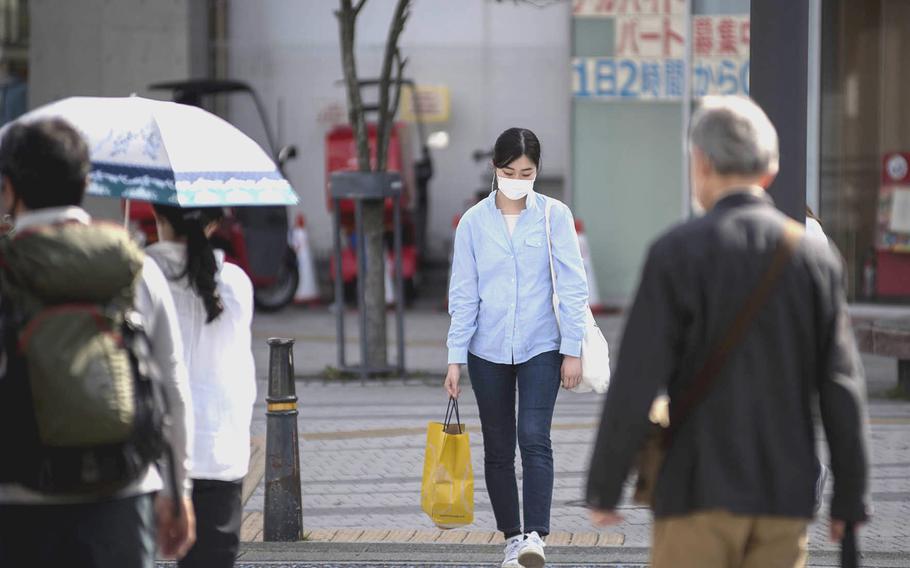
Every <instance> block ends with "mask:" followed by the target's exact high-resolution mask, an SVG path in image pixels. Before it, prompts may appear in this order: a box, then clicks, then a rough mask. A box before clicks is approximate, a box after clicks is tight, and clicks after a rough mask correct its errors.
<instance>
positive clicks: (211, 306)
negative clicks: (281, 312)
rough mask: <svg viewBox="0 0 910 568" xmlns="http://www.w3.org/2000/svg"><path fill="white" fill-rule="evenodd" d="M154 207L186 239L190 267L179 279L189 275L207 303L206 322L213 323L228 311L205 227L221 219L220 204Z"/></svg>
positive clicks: (190, 281) (187, 265)
mask: <svg viewBox="0 0 910 568" xmlns="http://www.w3.org/2000/svg"><path fill="white" fill-rule="evenodd" d="M154 207H155V212H156V213H157V214H158V215H159V216H161V217H164V218H165V219H166V220H167V222H168V223H170V225H171V227H173V229H174V233H175V235H176V236H178V237H183V238H185V239H186V268H185V269H184V271H183V273H182V274H180V275H179V276H177V277H176V278H175V279H178V280H179V279H180V278H183V277H184V276H186V278H187V280H189V283H190V286H192V287H193V289H194V290H196V293H197V294H199V296H200V297H201V298H202V303H203V304H204V305H205V313H206V323H211V322H213V321H214V320H215V318H217V317H218V316H219V315H221V312H223V311H224V303H223V302H222V301H221V294H219V293H218V286H217V282H216V281H215V274H216V273H217V272H218V263H217V262H216V260H215V251H214V249H212V243H211V242H209V239H208V238H207V237H206V236H205V228H206V227H207V226H208V225H209V224H210V223H213V222H216V221H220V220H221V219H222V218H223V216H224V213H223V212H222V210H221V209H220V208H217V207H212V208H209V207H206V208H202V207H200V208H186V209H184V208H180V207H172V206H168V205H157V204H156V205H155V206H154Z"/></svg>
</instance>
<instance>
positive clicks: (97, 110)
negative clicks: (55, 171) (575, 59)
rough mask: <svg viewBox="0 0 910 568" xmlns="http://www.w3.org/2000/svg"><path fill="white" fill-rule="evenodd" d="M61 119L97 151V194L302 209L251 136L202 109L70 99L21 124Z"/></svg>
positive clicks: (93, 181) (92, 186)
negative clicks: (290, 206) (44, 119)
mask: <svg viewBox="0 0 910 568" xmlns="http://www.w3.org/2000/svg"><path fill="white" fill-rule="evenodd" d="M46 117H60V118H63V119H65V120H67V121H68V122H70V123H71V124H73V126H75V127H76V128H78V129H79V130H80V131H81V132H82V133H83V135H84V136H85V137H86V140H87V141H88V144H89V148H90V149H91V159H92V171H91V173H90V174H89V180H90V183H89V188H88V193H89V194H90V195H99V196H107V197H119V198H124V199H136V200H140V201H151V202H154V203H162V204H166V205H177V206H181V207H206V206H211V207H228V206H240V205H296V204H297V201H298V199H297V194H295V193H294V190H293V189H292V188H291V185H290V184H289V183H288V181H287V180H286V179H284V176H282V175H281V172H279V171H278V168H277V166H276V165H275V162H273V161H272V159H271V158H270V157H269V156H268V154H266V153H265V151H263V149H262V148H261V147H260V146H259V144H257V143H256V142H255V141H254V140H253V139H252V138H250V137H249V136H247V135H246V134H244V133H243V132H241V131H240V130H238V129H237V128H236V127H234V126H233V125H231V124H230V123H228V122H227V121H225V120H223V119H221V118H219V117H217V116H215V115H214V114H212V113H210V112H207V111H205V110H203V109H201V108H198V107H194V106H189V105H182V104H177V103H172V102H165V101H156V100H152V99H145V98H142V97H119V98H108V97H71V98H67V99H63V100H60V101H57V102H55V103H51V104H49V105H45V106H43V107H40V108H37V109H35V110H33V111H31V112H29V113H27V114H24V115H23V116H22V117H20V118H19V119H18V120H19V121H29V120H34V119H37V118H46Z"/></svg>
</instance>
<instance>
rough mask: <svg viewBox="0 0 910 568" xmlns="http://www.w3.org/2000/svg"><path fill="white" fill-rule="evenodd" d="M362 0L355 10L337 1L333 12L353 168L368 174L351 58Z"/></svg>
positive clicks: (348, 1) (367, 152)
mask: <svg viewBox="0 0 910 568" xmlns="http://www.w3.org/2000/svg"><path fill="white" fill-rule="evenodd" d="M364 2H366V0H360V1H359V2H358V4H357V5H358V9H357V10H355V9H354V7H353V5H352V4H351V0H340V6H341V8H340V10H338V11H337V12H335V15H336V17H337V18H338V27H339V31H340V35H341V66H342V69H343V70H344V82H345V86H346V87H347V88H346V91H347V95H348V120H349V121H350V123H351V128H353V130H354V139H355V140H356V142H357V166H358V168H359V169H360V171H363V172H368V171H370V143H369V139H368V138H367V127H366V121H365V120H364V116H363V97H362V96H361V93H360V83H359V81H358V80H357V61H356V59H355V58H354V30H355V24H356V22H357V11H358V10H359V9H360V8H362V7H363V4H364Z"/></svg>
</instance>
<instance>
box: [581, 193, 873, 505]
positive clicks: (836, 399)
mask: <svg viewBox="0 0 910 568" xmlns="http://www.w3.org/2000/svg"><path fill="white" fill-rule="evenodd" d="M784 222H785V217H784V215H783V214H782V213H780V212H779V211H778V210H777V209H775V208H774V205H773V203H772V202H771V199H770V198H769V197H767V196H766V195H765V194H764V193H763V192H762V193H761V194H758V193H750V192H738V193H733V194H731V195H728V196H727V197H725V198H723V199H721V200H720V201H719V202H718V203H717V204H716V205H715V207H714V208H713V209H712V210H711V211H710V212H709V213H707V214H706V215H705V216H703V217H700V218H698V219H695V220H692V221H689V222H687V223H684V224H682V225H680V226H678V227H676V228H674V229H672V230H670V231H669V232H667V233H666V234H665V235H663V236H662V237H661V238H660V239H658V240H657V242H656V243H655V244H654V245H652V247H651V249H650V251H649V253H648V258H647V262H646V263H645V267H644V271H643V274H642V277H641V283H640V285H639V289H638V293H637V296H636V298H635V302H634V305H633V307H632V310H631V312H630V314H629V317H628V321H627V323H626V328H625V332H624V335H623V340H622V345H621V348H620V353H619V359H618V362H617V368H616V372H615V373H614V375H613V381H612V384H611V386H610V390H609V393H608V394H607V400H606V403H605V406H604V411H603V417H602V420H601V424H600V430H599V433H598V436H597V443H596V446H595V449H594V455H593V458H592V461H591V470H590V477H589V479H588V487H587V502H588V503H589V505H591V506H593V507H596V508H599V509H614V508H616V506H617V505H618V503H619V501H620V498H621V493H622V488H623V483H624V481H625V479H626V476H627V474H628V473H629V471H630V468H631V467H632V465H633V460H634V456H635V453H636V452H637V450H638V448H639V447H640V446H641V443H642V441H643V439H644V436H645V434H646V432H647V426H648V421H647V416H648V410H649V407H650V405H651V401H652V400H653V399H654V397H655V396H656V395H657V394H658V393H659V391H660V390H661V389H663V388H666V390H667V394H668V395H669V396H670V400H671V406H672V404H673V402H672V401H673V400H681V397H680V395H681V393H682V392H684V391H685V389H686V388H687V385H689V384H691V382H692V379H693V376H694V375H695V374H696V372H697V371H698V369H699V367H700V366H701V364H702V363H703V362H704V361H705V359H706V358H708V357H709V356H710V352H711V351H712V350H713V349H715V348H716V346H717V344H718V342H719V338H720V336H722V335H723V334H724V333H725V332H726V331H727V330H728V329H729V326H730V324H731V321H732V320H733V319H734V318H735V317H736V315H737V313H738V312H739V310H740V308H741V307H742V305H743V304H744V302H745V301H746V298H747V297H748V296H749V295H750V294H751V293H752V292H753V290H754V288H755V286H756V283H757V282H758V281H759V280H760V279H761V277H762V275H763V274H764V273H765V271H766V269H767V268H768V266H769V265H770V263H771V258H772V256H773V255H774V253H775V251H776V249H777V247H778V244H779V243H780V240H781V238H782V236H783V228H784ZM816 401H817V403H818V408H819V409H820V414H821V419H822V422H823V424H824V428H825V433H826V437H827V440H828V444H829V447H830V450H831V469H832V472H833V475H834V498H833V501H832V503H831V515H832V517H834V518H837V519H842V520H847V521H850V520H853V521H859V520H863V519H865V517H866V502H865V493H866V468H867V455H866V442H865V440H866V411H865V379H864V377H863V372H862V367H861V362H860V361H859V358H858V354H857V351H856V346H855V343H854V340H853V335H852V331H851V327H850V321H849V316H848V314H847V310H846V301H845V298H844V291H843V279H842V269H841V263H840V260H839V258H838V257H837V255H836V254H835V253H834V252H833V250H832V249H831V248H830V247H829V246H827V244H826V243H823V242H816V241H813V240H811V239H808V238H805V237H803V239H802V241H801V242H800V244H799V246H798V248H797V250H796V251H795V253H794V254H793V256H792V258H791V259H790V261H789V263H788V265H787V266H786V267H785V268H784V270H783V272H782V273H781V275H780V277H779V279H778V280H777V282H776V283H775V285H774V288H773V290H772V292H771V293H770V295H769V296H768V299H767V302H766V303H765V304H764V306H763V307H762V308H761V310H760V311H759V312H758V315H757V316H756V317H755V319H754V320H753V321H752V323H751V325H750V328H749V330H748V331H747V332H746V334H745V335H744V336H743V338H742V341H741V342H740V343H739V344H738V345H737V346H736V347H735V348H734V350H733V351H732V352H731V354H730V356H729V357H728V359H727V361H726V363H725V365H724V366H723V369H722V370H721V371H720V373H719V374H718V375H717V378H716V379H715V381H714V383H713V385H712V386H711V389H710V391H709V393H708V394H707V396H706V397H705V398H704V399H703V400H702V401H701V402H700V403H699V404H698V406H696V407H695V409H694V410H693V411H692V413H691V414H690V415H689V416H688V418H686V419H685V420H684V421H683V422H681V424H680V427H679V430H678V431H676V433H675V435H674V438H673V442H672V445H671V447H670V448H669V449H668V451H667V455H666V460H665V462H664V465H663V468H662V470H661V473H660V476H659V479H658V482H657V487H656V491H655V504H654V509H655V511H654V512H655V515H657V516H659V517H660V516H668V515H680V514H686V513H691V512H695V511H703V510H712V509H714V510H718V509H719V510H725V511H728V512H731V513H734V514H744V515H781V516H788V517H805V518H810V517H812V516H813V509H814V500H815V499H814V486H815V481H816V478H817V474H818V464H817V458H816V453H815V429H814V425H813V408H814V405H815V404H816Z"/></svg>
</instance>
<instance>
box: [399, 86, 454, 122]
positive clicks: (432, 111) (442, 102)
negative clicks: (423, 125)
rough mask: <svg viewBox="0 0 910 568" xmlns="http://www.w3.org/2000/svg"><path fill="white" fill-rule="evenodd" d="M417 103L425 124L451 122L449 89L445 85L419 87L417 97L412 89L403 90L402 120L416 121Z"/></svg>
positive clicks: (406, 87)
mask: <svg viewBox="0 0 910 568" xmlns="http://www.w3.org/2000/svg"><path fill="white" fill-rule="evenodd" d="M415 102H416V104H417V109H418V110H419V112H420V118H421V119H422V120H423V122H447V121H448V120H449V109H450V103H449V88H448V87H447V86H445V85H417V93H416V97H415V96H414V94H413V93H412V90H411V87H410V86H408V85H404V86H403V87H402V88H401V106H400V110H401V119H402V120H406V121H408V122H415V121H416V118H417V117H416V113H415V109H414V105H415Z"/></svg>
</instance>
